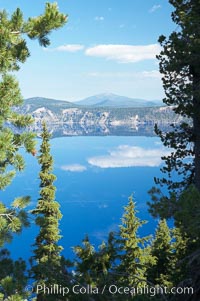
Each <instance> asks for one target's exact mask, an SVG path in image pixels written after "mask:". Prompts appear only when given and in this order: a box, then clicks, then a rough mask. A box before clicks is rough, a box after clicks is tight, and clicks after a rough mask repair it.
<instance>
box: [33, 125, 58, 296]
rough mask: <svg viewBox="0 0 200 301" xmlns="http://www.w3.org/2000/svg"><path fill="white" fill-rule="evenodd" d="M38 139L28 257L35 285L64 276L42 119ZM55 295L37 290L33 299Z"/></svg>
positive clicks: (47, 147) (51, 164) (52, 175)
mask: <svg viewBox="0 0 200 301" xmlns="http://www.w3.org/2000/svg"><path fill="white" fill-rule="evenodd" d="M41 137H42V143H41V146H40V155H39V156H38V162H39V164H40V166H41V170H40V173H39V177H40V187H41V190H40V198H39V199H38V203H37V206H36V208H35V209H33V210H32V213H33V214H34V215H35V216H36V219H35V222H36V225H38V226H39V234H38V235H37V237H36V240H35V243H34V256H33V258H32V260H31V263H32V268H31V274H32V277H33V278H34V279H35V280H36V285H38V284H40V285H46V286H47V287H48V286H49V287H50V285H53V284H58V283H59V282H60V281H61V279H63V277H64V271H63V268H64V267H62V266H61V261H62V258H61V254H60V253H61V251H62V249H63V248H62V247H61V246H59V245H58V241H59V240H60V238H61V235H60V230H59V221H60V219H61V217H62V214H61V212H60V205H59V203H58V202H57V201H55V190H56V189H55V186H54V185H53V182H54V181H55V180H56V176H55V175H54V174H53V173H52V170H53V158H52V156H51V154H50V143H49V139H50V134H49V133H48V130H47V127H46V124H45V123H43V132H42V134H41ZM53 299H55V296H50V295H49V296H45V295H44V294H42V293H41V294H39V295H38V296H37V300H53Z"/></svg>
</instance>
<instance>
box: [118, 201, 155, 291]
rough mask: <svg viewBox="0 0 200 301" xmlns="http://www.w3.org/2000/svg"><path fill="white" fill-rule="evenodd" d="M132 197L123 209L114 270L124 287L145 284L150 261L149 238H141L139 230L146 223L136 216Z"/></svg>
mask: <svg viewBox="0 0 200 301" xmlns="http://www.w3.org/2000/svg"><path fill="white" fill-rule="evenodd" d="M136 213H137V211H136V209H135V203H134V201H133V197H132V196H130V197H129V203H128V205H127V206H125V207H124V214H123V216H122V224H121V225H120V231H119V250H120V255H119V260H120V263H119V265H118V267H117V269H116V271H117V273H118V274H119V275H121V276H122V277H120V279H119V281H120V282H122V284H124V285H128V286H133V287H139V286H144V285H145V284H146V267H147V264H148V263H149V262H150V261H151V256H150V254H149V251H148V247H147V246H146V245H147V243H148V241H149V238H150V237H143V238H141V237H140V236H139V234H138V230H139V228H140V227H141V226H142V225H144V224H145V223H146V221H141V220H140V219H139V218H138V217H137V216H136Z"/></svg>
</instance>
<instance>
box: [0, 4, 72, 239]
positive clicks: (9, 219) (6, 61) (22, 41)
mask: <svg viewBox="0 0 200 301" xmlns="http://www.w3.org/2000/svg"><path fill="white" fill-rule="evenodd" d="M0 20H1V22H0V190H3V189H5V188H6V187H7V186H8V185H9V184H10V183H11V181H12V179H13V177H14V176H15V174H16V171H22V170H23V169H24V167H25V163H24V159H23V156H22V155H21V154H20V153H19V150H20V149H21V148H22V147H24V148H25V150H26V151H27V152H29V153H32V154H33V155H35V140H34V138H35V135H33V133H31V132H30V131H25V130H26V128H27V127H28V126H30V125H31V124H32V122H33V120H32V118H31V117H30V116H27V115H23V114H20V113H19V112H18V109H19V107H20V106H21V105H22V104H23V98H22V95H21V93H20V89H19V85H18V81H17V80H16V78H15V77H14V76H13V75H12V74H11V72H12V71H17V70H19V68H20V64H23V63H24V62H25V61H26V59H27V58H28V57H29V55H30V52H29V49H28V47H27V44H26V39H27V38H29V39H32V40H33V39H37V40H38V41H39V43H40V45H41V46H43V47H46V46H48V45H49V44H50V39H49V34H50V33H51V32H52V31H53V30H55V29H58V28H60V27H62V26H63V25H64V24H65V23H66V20H67V16H65V15H64V14H62V13H60V12H59V10H58V7H57V5H56V3H54V4H53V3H47V4H46V7H45V11H44V13H43V14H42V15H40V16H38V17H34V18H29V19H28V20H27V21H26V20H24V18H23V13H22V11H21V10H20V9H19V8H17V9H16V11H15V12H14V13H13V14H12V15H11V17H9V15H8V14H7V12H6V11H5V10H1V11H0ZM15 203H16V202H15ZM22 203H23V204H24V205H25V204H27V197H24V198H22V197H21V198H20V204H22ZM24 205H20V206H24ZM0 208H1V209H0V210H1V211H0V228H1V238H0V239H2V237H3V235H4V236H5V237H6V236H10V233H11V231H10V230H14V231H15V232H16V231H19V230H20V227H21V226H22V225H23V222H22V220H23V221H24V223H27V221H26V222H25V216H24V212H21V220H20V219H19V218H18V217H19V216H16V215H15V209H16V208H18V205H17V207H16V208H14V207H13V204H12V205H11V209H9V208H5V206H4V205H3V203H2V202H0ZM22 217H23V219H22ZM6 229H7V231H6Z"/></svg>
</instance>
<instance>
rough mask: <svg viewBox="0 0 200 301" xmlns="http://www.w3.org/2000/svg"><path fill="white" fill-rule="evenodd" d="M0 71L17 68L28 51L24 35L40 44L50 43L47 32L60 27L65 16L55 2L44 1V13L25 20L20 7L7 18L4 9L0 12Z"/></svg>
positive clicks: (24, 59) (63, 22)
mask: <svg viewBox="0 0 200 301" xmlns="http://www.w3.org/2000/svg"><path fill="white" fill-rule="evenodd" d="M0 19H1V24H0V50H1V55H0V72H7V71H13V70H19V68H20V65H19V63H24V62H25V61H26V59H27V58H28V57H29V55H30V52H29V49H28V47H27V44H26V39H25V36H28V37H29V38H30V39H37V40H38V41H39V43H40V45H41V46H43V47H46V46H48V45H49V44H50V40H49V37H48V36H49V34H50V33H51V32H52V30H55V29H58V28H60V27H62V26H63V25H64V24H65V23H66V21H67V16H66V15H64V14H62V13H60V12H59V10H58V7H57V4H56V3H46V7H45V11H44V14H42V15H40V16H38V17H34V18H29V19H28V21H25V20H24V18H23V13H22V11H21V10H20V8H17V9H16V11H15V12H14V13H13V14H12V16H11V17H10V18H9V17H8V14H7V12H6V11H5V10H3V11H1V12H0Z"/></svg>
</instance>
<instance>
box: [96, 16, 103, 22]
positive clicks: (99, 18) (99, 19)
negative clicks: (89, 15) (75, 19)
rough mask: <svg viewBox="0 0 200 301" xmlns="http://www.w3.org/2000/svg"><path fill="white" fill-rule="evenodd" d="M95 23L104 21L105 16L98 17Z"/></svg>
mask: <svg viewBox="0 0 200 301" xmlns="http://www.w3.org/2000/svg"><path fill="white" fill-rule="evenodd" d="M94 20H95V21H104V17H103V16H96V17H95V18H94Z"/></svg>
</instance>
